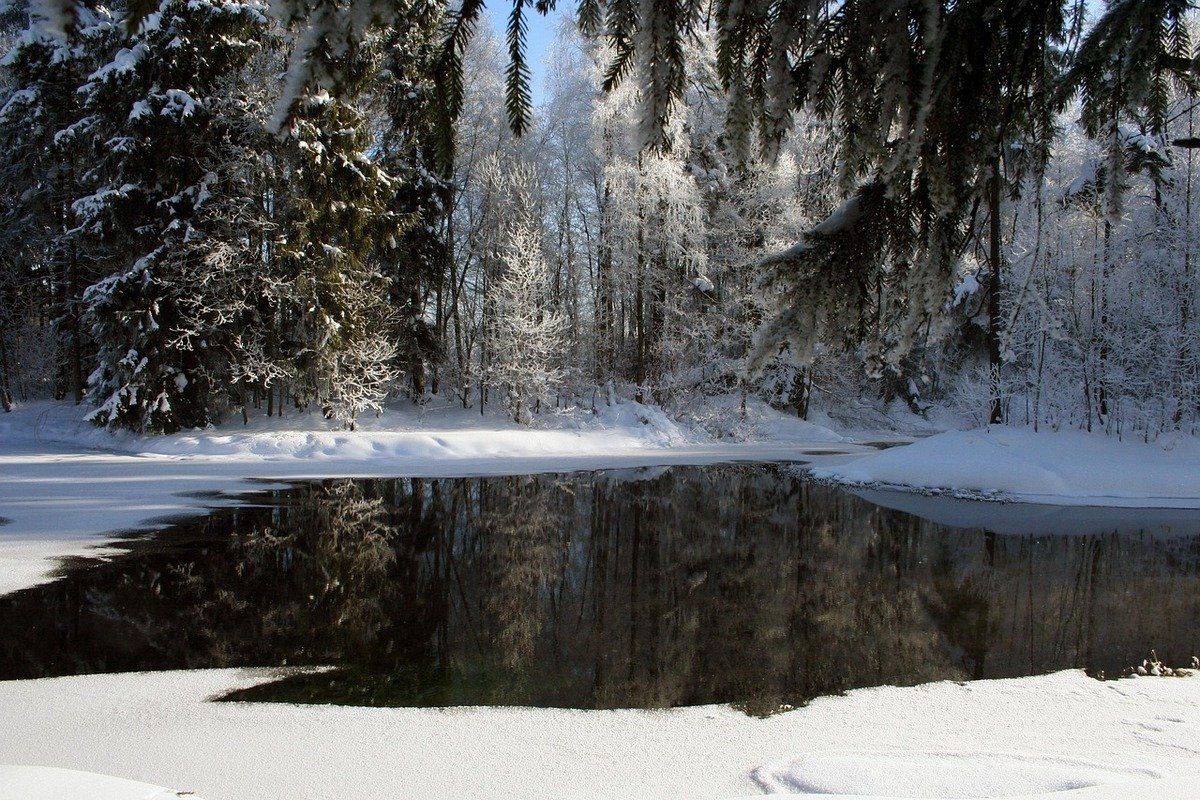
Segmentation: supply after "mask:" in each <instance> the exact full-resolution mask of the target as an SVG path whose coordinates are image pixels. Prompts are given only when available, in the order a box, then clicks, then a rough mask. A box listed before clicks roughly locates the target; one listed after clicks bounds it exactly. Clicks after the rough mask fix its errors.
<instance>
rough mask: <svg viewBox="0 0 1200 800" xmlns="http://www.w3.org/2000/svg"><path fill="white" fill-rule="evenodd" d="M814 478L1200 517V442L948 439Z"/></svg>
mask: <svg viewBox="0 0 1200 800" xmlns="http://www.w3.org/2000/svg"><path fill="white" fill-rule="evenodd" d="M813 474H814V475H815V476H816V477H818V478H822V479H827V480H834V481H838V482H840V483H845V484H851V485H855V486H867V487H873V488H885V489H917V490H922V491H935V492H946V493H952V494H960V495H964V496H969V497H984V498H990V499H1005V500H1018V501H1026V502H1032V503H1044V504H1051V505H1077V506H1088V505H1093V506H1125V507H1131V508H1190V509H1200V440H1198V439H1196V438H1194V437H1189V436H1180V435H1173V436H1169V437H1164V438H1162V439H1160V440H1159V441H1158V442H1152V443H1149V444H1146V443H1143V442H1127V441H1126V442H1123V441H1120V440H1118V439H1116V438H1114V437H1111V436H1103V435H1099V434H1087V433H1083V432H1081V431H1062V432H1049V431H1042V432H1038V433H1034V432H1033V431H1032V430H1030V429H1028V428H1007V427H1000V426H995V427H991V428H988V429H986V430H975V431H948V432H946V433H940V434H938V435H936V436H931V437H929V438H928V439H923V440H921V441H919V442H916V443H915V444H912V445H909V446H907V447H902V448H895V449H892V450H885V451H883V452H879V453H874V454H871V455H868V456H865V457H863V458H859V459H855V460H853V461H849V462H847V463H842V464H835V465H829V466H817V467H816V468H814V469H813Z"/></svg>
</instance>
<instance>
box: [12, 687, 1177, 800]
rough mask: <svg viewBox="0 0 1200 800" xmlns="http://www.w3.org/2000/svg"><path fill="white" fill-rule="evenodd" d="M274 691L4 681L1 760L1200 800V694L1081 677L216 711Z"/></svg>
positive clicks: (640, 787)
mask: <svg viewBox="0 0 1200 800" xmlns="http://www.w3.org/2000/svg"><path fill="white" fill-rule="evenodd" d="M270 676H271V673H270V672H269V671H266V670H204V671H197V672H159V673H142V674H124V675H90V676H80V677H71V678H48V679H42V680H33V681H10V682H4V683H0V763H13V764H27V765H38V766H40V767H64V768H68V769H78V770H86V771H88V772H93V773H98V774H103V775H112V776H120V777H123V778H127V779H130V780H136V781H146V782H149V783H150V784H152V785H155V786H156V785H159V784H166V785H170V786H173V787H175V788H176V789H178V790H179V791H181V792H195V793H196V794H198V795H201V796H204V797H207V798H209V800H243V799H249V798H280V800H284V799H286V800H293V799H294V798H312V799H313V800H317V799H320V800H326V799H328V800H343V799H344V800H371V799H372V798H381V799H382V798H404V799H406V800H407V799H408V798H413V799H414V800H416V799H417V798H419V799H420V800H443V798H444V799H446V800H449V799H450V798H453V799H454V800H461V799H462V798H473V800H489V799H490V798H520V800H540V799H541V798H546V800H574V799H575V798H579V799H580V800H584V799H585V798H586V800H608V799H609V798H611V799H612V800H630V799H632V798H637V799H638V800H653V799H655V798H691V799H692V800H702V799H703V798H735V797H755V796H759V797H760V796H762V795H764V794H771V795H776V796H784V795H788V796H807V797H823V798H826V800H831V798H838V797H840V798H849V797H857V798H866V797H871V798H983V797H1013V798H1026V799H1027V800H1033V799H1034V798H1037V800H1127V799H1128V798H1133V797H1153V798H1155V800H1185V799H1186V800H1194V798H1195V797H1196V790H1197V787H1198V786H1200V678H1197V677H1188V678H1131V679H1126V680H1121V681H1110V682H1101V681H1096V680H1093V679H1091V678H1088V677H1087V676H1085V675H1083V674H1082V673H1081V672H1077V671H1069V672H1060V673H1055V674H1053V675H1045V676H1040V677H1033V678H1018V679H1013V680H995V681H978V682H973V683H966V684H959V683H953V682H942V683H934V684H926V685H923V686H917V687H910V688H894V687H883V688H877V689H861V690H856V691H853V692H850V693H849V694H847V695H845V696H842V697H827V698H821V699H818V700H816V701H814V702H812V703H811V704H809V705H808V706H805V707H803V708H800V709H796V710H794V711H790V712H787V713H782V714H777V715H774V716H771V717H767V718H756V717H750V716H747V715H745V714H743V713H742V712H740V711H737V710H734V709H732V708H729V707H725V706H702V707H692V708H680V709H671V710H663V711H635V710H623V711H573V710H563V709H533V708H451V709H419V708H350V707H339V706H302V705H287V704H264V703H214V702H210V698H212V697H214V696H216V695H220V694H222V693H224V692H227V691H229V690H231V689H233V688H239V687H244V686H249V685H253V684H256V683H260V682H262V681H264V680H267V679H269V677H270ZM5 774H6V773H4V772H0V781H2V780H3V776H4V775H5ZM8 774H11V773H8ZM6 788H8V787H6V786H5V785H4V783H2V782H0V798H3V800H10V798H15V797H17V796H18V795H15V794H13V793H12V792H11V791H9V792H8V793H6V791H5V789H6ZM69 796H70V797H78V798H84V797H104V795H101V794H99V793H95V794H74V795H69ZM151 796H153V795H151ZM168 796H169V795H168ZM108 797H111V798H112V800H125V798H130V800H132V799H133V798H142V797H145V795H139V794H135V793H129V794H126V795H109V796H108ZM22 798H24V796H22Z"/></svg>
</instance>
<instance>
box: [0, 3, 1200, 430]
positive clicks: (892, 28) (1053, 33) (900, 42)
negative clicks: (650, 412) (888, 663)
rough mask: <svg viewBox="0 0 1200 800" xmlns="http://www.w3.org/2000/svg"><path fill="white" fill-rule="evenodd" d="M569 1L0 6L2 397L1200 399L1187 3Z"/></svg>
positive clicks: (175, 410) (1116, 415)
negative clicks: (502, 25)
mask: <svg viewBox="0 0 1200 800" xmlns="http://www.w3.org/2000/svg"><path fill="white" fill-rule="evenodd" d="M554 6H555V3H553V2H538V3H535V4H528V3H524V2H516V3H514V4H512V5H511V6H509V7H508V13H509V17H508V25H507V35H506V37H505V38H504V39H503V40H502V39H501V38H500V37H498V36H496V35H494V34H491V33H490V29H489V26H488V25H487V24H485V23H484V22H483V17H482V16H481V14H482V3H480V2H464V3H462V4H459V5H456V6H454V7H448V6H446V5H445V4H443V3H441V2H437V0H407V1H406V2H397V3H369V2H350V0H339V1H338V2H328V1H327V0H325V1H323V2H305V1H304V0H294V2H291V3H284V4H281V5H280V6H279V7H277V8H273V9H272V13H268V10H267V8H266V7H265V6H263V5H260V4H258V3H253V2H224V1H223V0H190V1H189V2H180V1H179V0H174V2H162V3H160V4H157V5H155V4H145V3H130V4H128V5H127V6H121V5H118V6H117V7H113V8H109V7H105V6H99V5H92V4H89V3H86V2H85V3H66V4H60V3H57V0H41V2H38V3H37V4H35V5H34V6H33V7H26V6H25V5H23V4H22V3H20V2H18V3H15V4H10V6H9V7H8V9H7V10H6V12H5V15H4V17H3V19H2V20H0V22H2V25H3V35H4V36H5V37H6V39H7V42H8V45H9V46H7V47H6V48H5V49H6V50H7V51H8V55H7V56H6V57H5V59H4V62H3V72H2V76H3V78H2V80H3V84H0V99H2V101H3V102H2V103H0V138H2V139H3V143H4V150H3V153H0V176H2V178H3V179H2V181H0V237H2V238H3V241H4V242H5V246H4V247H3V248H2V249H0V391H2V392H3V394H4V399H5V403H6V405H11V403H12V401H13V399H14V398H17V399H23V398H29V397H36V396H44V395H53V396H57V397H60V398H73V399H75V400H77V401H83V400H85V399H86V400H90V401H91V402H93V403H95V404H96V406H97V408H96V411H95V412H94V413H93V415H92V418H93V419H94V420H95V421H96V422H97V423H100V424H105V425H109V426H114V427H126V428H132V429H135V430H154V431H172V430H177V429H179V428H182V427H194V426H202V425H205V424H208V423H210V422H216V421H219V420H221V419H224V418H226V417H228V416H229V415H230V414H237V413H241V414H243V415H248V414H249V413H250V411H249V410H250V409H263V410H265V412H266V413H268V414H276V413H282V412H283V411H284V410H285V409H292V408H316V409H320V410H322V411H323V412H324V413H325V414H326V415H327V416H329V417H332V418H336V419H340V420H343V421H345V422H346V423H347V424H349V425H351V426H352V425H353V424H354V420H355V419H356V418H357V417H359V416H360V415H362V414H363V413H369V412H372V411H377V410H379V409H380V408H381V406H382V403H383V402H384V400H385V399H386V398H387V397H388V396H389V395H394V394H397V393H404V394H407V395H409V396H410V397H412V398H413V399H414V400H416V401H418V402H424V401H425V400H426V399H427V398H428V397H430V396H431V395H439V396H441V397H448V398H450V399H451V400H452V401H453V402H456V403H460V404H461V405H462V406H463V407H478V408H479V409H480V410H482V409H484V408H485V407H486V406H488V405H500V406H503V407H504V408H505V410H506V411H507V413H509V414H510V415H511V416H512V417H513V418H514V419H517V420H521V421H528V420H530V419H531V418H532V417H533V415H536V414H538V413H541V412H544V411H546V410H547V409H549V408H552V407H555V406H560V405H570V404H577V403H579V402H581V401H582V402H589V401H590V402H592V403H595V402H597V398H611V397H612V396H613V395H615V394H622V393H627V394H631V395H633V396H634V397H636V398H637V399H638V400H642V401H644V402H648V403H649V402H653V403H656V404H658V405H662V406H664V407H666V408H668V410H671V411H673V412H674V413H676V414H677V415H688V414H690V415H692V416H693V417H695V418H696V420H697V421H699V422H713V423H714V424H717V425H718V426H721V427H723V428H727V427H728V425H727V424H726V423H727V422H728V420H725V419H724V418H721V419H716V420H715V421H714V420H713V419H704V417H706V416H707V417H722V415H723V414H724V415H725V416H729V415H730V414H734V415H736V411H737V409H734V410H733V411H731V410H730V409H729V408H727V407H723V406H721V405H720V404H719V403H717V404H709V405H705V404H703V403H697V402H696V400H697V398H702V397H719V396H722V395H733V396H735V397H737V396H739V395H740V397H741V398H742V403H741V410H744V407H745V402H746V398H747V397H752V396H756V397H759V398H761V399H762V400H765V401H767V402H770V403H772V404H774V405H777V406H780V407H789V408H792V409H794V410H795V411H796V412H797V413H799V414H800V415H801V416H806V415H807V414H808V411H809V408H810V405H811V403H812V402H814V401H815V402H816V403H817V405H819V406H820V407H822V408H825V409H827V410H835V409H838V408H843V407H846V406H849V405H854V404H856V403H858V402H860V401H861V399H862V398H864V397H866V398H871V397H875V398H880V399H881V400H882V401H884V402H887V401H895V402H898V403H901V404H903V405H907V406H908V408H909V409H910V410H912V411H916V412H918V413H925V412H926V411H927V410H928V409H929V407H930V405H931V404H932V403H936V404H938V405H941V406H950V407H952V408H954V409H956V410H957V411H960V412H961V413H963V414H964V415H967V416H973V417H975V418H976V419H977V421H979V422H981V423H983V422H988V421H993V422H994V421H1001V420H1009V421H1016V422H1030V423H1032V424H1034V425H1039V424H1047V425H1053V426H1064V425H1066V426H1080V427H1088V428H1089V429H1091V428H1097V427H1099V428H1103V429H1106V430H1110V431H1114V432H1123V431H1131V432H1133V431H1136V432H1138V433H1139V434H1145V435H1157V434H1158V433H1159V432H1161V431H1164V430H1173V429H1180V428H1183V429H1189V428H1190V427H1192V426H1194V425H1195V423H1196V420H1197V417H1198V416H1200V325H1198V323H1197V321H1196V313H1195V306H1196V300H1197V292H1198V291H1200V285H1198V282H1197V278H1196V270H1195V265H1194V264H1193V258H1192V256H1191V247H1192V231H1193V229H1194V228H1195V225H1194V223H1193V221H1192V210H1191V206H1192V191H1193V189H1192V183H1193V180H1192V178H1193V157H1192V151H1191V150H1190V149H1187V148H1185V147H1173V146H1172V142H1175V141H1179V142H1183V143H1184V144H1186V143H1187V142H1188V141H1189V140H1190V139H1194V138H1195V137H1194V136H1193V134H1194V123H1193V116H1194V114H1193V100H1192V96H1193V90H1194V88H1195V79H1194V74H1195V65H1196V59H1195V54H1194V53H1193V49H1192V44H1191V33H1190V30H1191V23H1190V20H1189V11H1188V8H1187V6H1186V4H1185V3H1178V2H1174V0H1118V2H1113V3H1110V4H1109V5H1108V6H1107V7H1106V9H1105V11H1104V13H1102V14H1101V15H1100V17H1099V19H1098V20H1097V21H1094V23H1089V22H1088V21H1086V20H1085V11H1086V9H1085V8H1084V6H1083V4H1066V3H1063V2H1061V0H1058V1H1057V2H1055V1H1054V0H1039V1H1038V2H1034V3H1029V2H1016V1H1015V0H1012V1H1011V2H1010V1H1009V0H972V2H965V3H964V2H956V3H947V2H940V1H939V0H909V1H908V2H899V3H894V2H891V3H881V2H864V0H855V1H853V2H836V3H825V2H819V3H815V2H807V1H806V2H800V1H799V0H786V1H783V2H781V1H779V0H756V2H748V3H739V4H721V3H718V4H707V3H695V2H667V3H651V4H644V3H643V4H638V3H633V2H630V0H614V1H613V2H607V3H603V4H601V3H596V2H593V1H592V0H586V1H585V2H582V3H580V4H579V6H578V8H577V9H575V11H576V12H577V13H575V14H573V15H571V16H570V17H569V18H568V17H567V15H565V14H564V15H563V17H564V19H563V22H562V24H561V25H560V30H559V32H558V37H557V39H556V43H555V45H554V47H553V49H552V52H551V55H550V63H549V65H548V68H547V70H546V71H547V75H548V79H547V86H546V92H545V95H546V99H545V102H544V103H543V104H542V105H541V106H540V107H538V108H536V109H535V108H534V107H533V105H532V103H531V101H530V80H531V79H530V73H529V68H528V64H527V62H526V60H525V59H526V57H525V53H524V40H525V35H526V29H527V24H528V15H529V14H531V13H539V12H540V13H546V12H549V11H552V10H554ZM517 133H519V134H520V135H519V136H518V135H516V134H517Z"/></svg>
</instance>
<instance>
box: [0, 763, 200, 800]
mask: <svg viewBox="0 0 1200 800" xmlns="http://www.w3.org/2000/svg"><path fill="white" fill-rule="evenodd" d="M185 796H186V797H191V798H192V800H200V798H197V797H193V796H192V795H184V794H181V793H179V792H175V791H172V790H171V789H165V788H163V787H161V786H151V785H150V784H148V783H139V782H137V781H130V780H125V779H124V778H114V777H112V776H109V775H97V774H96V773H94V772H80V771H79V770H71V769H60V768H58V767H25V766H6V765H4V764H0V800H67V798H79V799H80V800H84V799H85V798H86V800H167V798H177V797H185Z"/></svg>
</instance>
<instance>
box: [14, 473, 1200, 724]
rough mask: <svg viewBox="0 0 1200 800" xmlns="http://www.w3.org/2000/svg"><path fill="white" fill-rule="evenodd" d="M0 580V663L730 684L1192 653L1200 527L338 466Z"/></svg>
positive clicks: (592, 480) (681, 484)
mask: <svg viewBox="0 0 1200 800" xmlns="http://www.w3.org/2000/svg"><path fill="white" fill-rule="evenodd" d="M262 499H263V503H262V505H260V506H255V507H246V508H241V509H238V510H235V511H230V512H218V513H216V514H214V515H213V516H211V517H209V518H207V519H205V520H201V521H197V522H190V523H187V524H184V525H180V526H178V527H176V528H174V529H172V530H170V531H168V532H164V533H162V534H159V535H156V536H155V537H153V538H151V539H148V540H145V541H142V542H139V543H138V544H137V546H136V547H135V550H134V552H133V553H132V554H131V555H129V556H127V557H121V558H119V559H116V560H114V561H111V562H106V563H101V564H98V565H90V566H88V567H87V568H81V569H78V570H75V571H73V572H71V573H70V574H69V575H68V576H67V577H65V578H64V579H62V580H60V581H57V582H56V583H54V584H51V585H48V586H44V587H39V588H36V589H30V590H27V591H24V592H20V593H18V594H15V595H12V596H9V597H5V598H0V677H3V678H17V677H39V676H45V675H62V674H72V673H81V672H105V671H124V670H141V669H170V668H197V667H216V666H239V665H247V666H249V665H256V666H263V665H292V666H296V665H318V664H319V665H333V666H334V667H335V669H334V670H333V671H330V672H323V673H319V674H296V675H292V676H291V677H288V678H285V679H283V680H280V681H278V682H276V683H272V684H269V685H267V686H262V687H258V688H255V689H252V690H248V691H246V692H243V693H241V694H240V695H238V696H239V697H245V698H253V699H277V700H291V701H309V702H344V703H362V704H376V705H378V704H383V705H458V704H523V705H554V706H572V707H585V708H594V707H599V708H607V707H622V706H634V707H665V706H674V705H688V704H699V703H708V702H734V703H739V704H741V705H742V706H743V707H745V708H746V709H747V710H749V711H751V712H754V713H764V712H769V711H772V710H774V709H777V708H779V707H780V706H781V705H783V704H793V705H794V704H799V703H802V702H804V701H806V700H807V699H810V698H812V697H815V696H818V695H823V694H831V693H836V692H840V691H844V690H846V689H849V688H853V687H858V686H871V685H880V684H911V683H917V682H922V681H927V680H936V679H946V678H949V679H970V678H983V677H1000V676H1012V675H1021V674H1029V673H1037V672H1042V671H1047V670H1052V669H1058V668H1065V667H1073V666H1082V667H1087V668H1091V669H1093V670H1094V669H1106V670H1109V671H1110V672H1111V671H1113V670H1114V669H1119V668H1120V667H1121V666H1123V665H1125V664H1129V663H1134V662H1135V661H1139V660H1140V659H1141V658H1142V657H1143V656H1144V655H1145V653H1146V652H1148V650H1149V648H1151V647H1156V648H1157V649H1158V653H1159V654H1160V655H1161V656H1165V657H1166V658H1167V659H1174V660H1178V661H1185V660H1186V659H1187V658H1188V657H1190V655H1191V654H1192V653H1193V652H1200V648H1198V647H1197V645H1198V644H1200V642H1197V638H1200V625H1198V624H1197V623H1198V622H1200V597H1198V593H1197V592H1196V585H1197V576H1198V575H1200V570H1198V569H1197V561H1198V559H1197V556H1198V553H1200V549H1198V547H1197V543H1198V542H1200V538H1198V537H1196V536H1194V535H1170V534H1171V532H1170V531H1163V530H1159V529H1155V528H1153V526H1151V529H1149V530H1147V531H1145V532H1143V533H1140V534H1136V535H1129V534H1122V535H1117V534H1105V533H1097V534H1094V535H1083V536H1081V535H1072V536H1054V535H1053V532H1052V531H1048V532H1047V535H1045V536H1039V537H1033V536H996V535H993V534H990V533H987V532H985V531H983V530H977V529H976V530H966V529H956V528H947V527H944V526H939V525H936V524H934V523H930V522H926V521H924V520H921V519H919V518H917V517H913V516H910V515H907V514H905V513H903V512H900V511H892V510H888V509H884V508H881V507H879V506H875V505H872V504H870V503H868V502H865V501H863V500H860V499H857V498H855V497H853V496H851V495H848V494H846V493H844V492H841V491H839V490H836V489H833V488H829V487H824V486H819V485H813V484H810V483H806V482H804V481H801V480H798V479H795V478H792V477H789V476H788V475H787V474H785V473H783V472H781V471H780V470H778V469H776V468H773V467H749V466H726V467H708V468H674V469H670V470H638V471H625V472H608V473H603V472H602V473H590V474H576V475H565V476H564V475H559V476H553V475H542V476H516V477H500V478H463V479H393V480H335V481H326V482H323V483H319V484H304V485H299V486H297V487H295V488H293V489H291V490H287V491H277V492H271V493H268V494H267V495H265V496H264V497H263V498H262Z"/></svg>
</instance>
